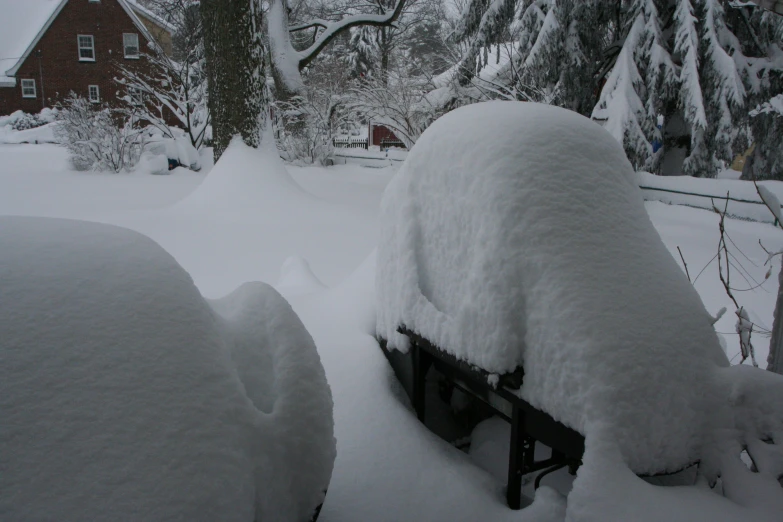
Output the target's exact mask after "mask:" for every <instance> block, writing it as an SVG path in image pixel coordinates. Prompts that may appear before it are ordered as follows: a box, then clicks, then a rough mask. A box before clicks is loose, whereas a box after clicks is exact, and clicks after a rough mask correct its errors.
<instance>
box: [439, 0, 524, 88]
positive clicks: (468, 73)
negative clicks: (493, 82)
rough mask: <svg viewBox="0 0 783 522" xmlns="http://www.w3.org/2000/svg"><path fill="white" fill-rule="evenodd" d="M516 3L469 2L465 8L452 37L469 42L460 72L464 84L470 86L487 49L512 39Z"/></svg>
mask: <svg viewBox="0 0 783 522" xmlns="http://www.w3.org/2000/svg"><path fill="white" fill-rule="evenodd" d="M515 4H516V2H515V0H469V2H468V3H467V4H466V5H465V9H464V11H463V13H462V16H461V18H460V21H459V24H458V25H457V27H456V29H455V31H454V34H453V38H454V41H456V42H458V43H467V50H466V52H465V53H464V54H463V56H462V58H461V60H460V63H459V64H458V69H457V70H458V80H459V83H460V84H461V85H467V84H468V83H470V81H471V80H472V79H473V76H474V75H475V74H476V69H477V67H478V61H479V59H480V57H481V55H482V51H483V50H484V49H486V47H488V46H490V45H493V44H498V43H503V42H504V40H505V39H507V38H509V35H508V29H509V27H510V25H511V23H512V21H513V18H514V11H515V9H514V8H515Z"/></svg>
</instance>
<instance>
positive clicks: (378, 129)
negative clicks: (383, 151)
mask: <svg viewBox="0 0 783 522" xmlns="http://www.w3.org/2000/svg"><path fill="white" fill-rule="evenodd" d="M381 140H394V141H399V140H400V139H399V138H398V137H397V136H396V135H395V134H394V132H392V130H391V129H389V128H388V127H384V126H383V125H373V126H372V143H370V145H380V144H381Z"/></svg>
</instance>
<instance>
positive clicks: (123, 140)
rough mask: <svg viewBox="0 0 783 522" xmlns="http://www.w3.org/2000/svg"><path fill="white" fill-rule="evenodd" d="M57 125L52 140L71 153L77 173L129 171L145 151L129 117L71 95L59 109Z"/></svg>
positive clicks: (138, 133)
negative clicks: (81, 171) (79, 171)
mask: <svg viewBox="0 0 783 522" xmlns="http://www.w3.org/2000/svg"><path fill="white" fill-rule="evenodd" d="M57 121H58V122H59V125H57V127H56V129H55V136H56V137H57V138H58V139H59V140H60V142H61V143H62V144H63V145H64V146H65V147H66V148H67V149H68V150H69V152H70V153H71V163H72V164H73V166H74V168H75V169H76V170H97V171H109V172H122V171H124V170H130V169H132V168H133V166H134V165H136V162H138V160H139V157H140V156H141V152H142V149H143V148H144V140H143V134H142V131H141V129H139V128H138V127H137V126H136V125H135V124H134V120H133V118H132V117H128V116H124V115H122V114H121V113H119V112H118V111H117V110H113V109H111V108H109V106H108V105H107V104H101V105H98V104H94V103H91V102H89V101H88V100H86V99H85V98H82V97H80V96H77V95H76V94H74V93H71V94H70V96H69V97H68V98H66V99H65V101H64V102H63V103H62V104H60V105H59V106H58V113H57Z"/></svg>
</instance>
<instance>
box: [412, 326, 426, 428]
mask: <svg viewBox="0 0 783 522" xmlns="http://www.w3.org/2000/svg"><path fill="white" fill-rule="evenodd" d="M411 352H412V355H413V409H414V410H416V416H417V417H418V418H419V421H421V422H424V386H425V384H426V382H425V381H426V378H427V369H428V365H427V362H428V361H426V359H427V357H426V353H425V352H424V350H422V349H421V348H419V346H418V345H417V344H416V343H413V342H412V343H411Z"/></svg>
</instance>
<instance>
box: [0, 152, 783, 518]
mask: <svg viewBox="0 0 783 522" xmlns="http://www.w3.org/2000/svg"><path fill="white" fill-rule="evenodd" d="M248 154H251V153H250V152H249V151H242V150H239V151H237V154H236V155H235V157H234V158H233V161H235V162H236V163H235V164H234V166H233V167H232V166H231V165H228V164H229V162H228V161H226V162H221V164H218V167H217V168H218V169H219V171H214V174H216V175H215V176H214V177H212V178H209V177H208V176H207V174H206V173H207V171H208V170H209V169H208V168H205V169H204V170H203V171H202V172H201V173H193V172H190V171H187V170H184V169H178V170H176V171H174V172H173V174H172V175H170V176H151V175H147V174H143V173H136V174H121V175H110V174H94V173H76V172H72V171H70V170H69V168H68V164H67V158H66V154H65V151H64V150H63V149H60V148H58V147H56V146H53V145H0V214H4V215H6V214H12V215H31V216H52V217H68V218H76V219H84V220H90V221H97V222H103V223H110V224H116V225H120V226H124V227H127V228H131V229H134V230H137V231H139V232H142V233H143V234H146V235H148V236H149V237H151V238H153V239H154V240H155V241H157V242H158V243H159V244H160V245H161V246H163V248H165V249H166V250H167V251H168V252H169V253H171V254H172V255H173V256H174V257H175V258H176V260H177V261H178V262H179V263H180V264H181V265H182V266H183V267H184V268H185V269H186V270H187V271H188V272H189V273H190V274H191V276H192V277H193V278H194V281H195V283H196V285H197V287H198V288H199V290H201V292H202V294H204V295H205V296H206V297H210V298H215V297H221V296H223V295H225V294H226V293H228V292H230V291H231V290H233V289H234V288H236V287H237V286H239V285H240V284H241V283H243V282H245V281H251V280H260V281H265V282H269V283H270V284H273V285H276V284H278V283H280V284H279V285H278V289H279V290H280V291H281V293H282V294H283V295H284V296H286V297H287V298H288V299H289V301H290V302H291V304H292V306H293V307H294V309H295V310H296V311H297V313H298V314H299V316H300V318H301V319H302V321H303V323H304V324H305V326H306V327H307V329H308V330H309V332H310V333H311V335H312V336H313V338H314V339H315V341H316V345H317V347H318V350H319V353H320V356H321V359H322V362H323V365H324V368H325V370H326V375H327V380H328V381H329V383H330V385H331V388H332V394H333V399H334V419H335V437H336V439H337V460H336V462H335V468H334V472H333V475H332V480H331V483H330V486H329V492H328V494H327V497H326V502H325V504H324V508H323V511H322V514H321V518H320V520H324V521H352V520H356V521H367V520H373V521H384V520H389V521H393V520H465V521H468V520H539V521H549V520H551V521H562V520H563V519H564V516H565V500H564V498H563V497H562V496H561V494H560V493H557V492H556V491H555V490H552V489H542V490H539V492H538V495H537V497H536V502H535V503H534V504H533V506H531V507H530V508H527V509H525V510H522V511H520V512H513V511H510V510H509V509H508V508H507V507H506V505H505V501H504V497H503V491H502V489H503V484H502V482H501V481H499V480H498V479H497V478H496V477H493V476H492V475H491V474H490V473H487V472H486V471H484V470H483V469H481V467H479V466H476V465H475V464H474V462H473V461H472V460H471V459H470V458H469V457H468V456H467V455H465V454H464V453H462V452H460V451H459V450H457V449H455V448H453V447H451V446H450V445H449V444H447V443H445V442H443V441H442V440H440V439H439V438H438V437H436V436H435V435H434V434H432V433H431V432H429V431H428V430H427V429H426V428H424V427H423V426H422V425H421V424H420V423H419V422H418V421H417V420H416V418H415V416H414V415H412V413H411V411H410V408H409V406H408V404H407V401H406V400H405V398H404V393H403V392H402V391H401V389H400V387H399V385H397V383H396V381H395V379H394V376H393V374H392V372H391V369H390V367H389V366H388V364H387V362H386V360H385V359H384V357H383V355H382V353H381V352H380V350H379V349H378V347H377V344H376V343H375V341H374V339H373V338H372V336H371V333H372V332H373V331H374V325H375V312H374V298H375V296H374V271H375V258H374V254H373V252H374V249H375V247H376V245H377V242H378V228H379V227H378V211H379V204H380V200H381V195H382V193H383V190H384V188H385V187H386V185H387V184H388V182H389V180H390V179H391V177H392V175H393V174H394V172H395V168H394V167H391V168H384V169H365V168H361V167H359V166H356V165H340V166H335V167H332V168H317V167H308V168H301V167H288V169H287V170H288V174H290V176H291V177H292V178H293V180H294V182H291V178H289V177H288V176H287V175H286V173H285V172H284V171H278V170H275V167H273V166H266V167H265V166H264V165H257V166H256V167H257V168H256V169H255V171H247V169H244V168H243V169H240V168H238V167H239V166H240V165H247V163H246V160H247V159H248V158H250V156H249V155H248ZM243 155H245V156H244V157H243ZM226 159H232V158H226ZM229 167H230V168H229ZM205 176H206V179H208V181H206V182H205ZM645 206H646V209H647V212H648V214H649V215H650V217H651V219H652V222H653V224H654V225H655V227H656V229H657V231H658V232H659V233H660V235H661V237H662V239H663V242H664V244H665V245H666V247H667V248H668V249H669V251H670V252H671V253H672V254H673V255H674V256H675V258H676V259H677V262H678V263H680V264H681V261H680V256H679V253H678V251H677V247H678V246H679V247H680V248H681V250H682V253H683V256H684V258H685V261H686V263H687V264H688V269H689V272H690V275H691V278H692V279H695V280H696V281H695V285H694V286H695V288H696V290H697V291H698V293H699V295H700V296H701V298H702V300H703V302H704V304H705V307H706V308H707V310H708V311H710V312H711V313H716V312H717V311H718V310H719V309H720V308H721V307H727V308H729V310H732V309H733V308H732V306H731V301H730V300H729V298H728V297H727V296H726V295H725V292H724V290H723V288H722V286H721V283H720V281H719V279H718V273H717V265H716V263H715V261H712V263H711V264H710V260H711V259H712V258H713V257H714V256H715V253H716V251H717V245H718V217H717V216H716V215H715V214H713V213H711V212H708V211H705V210H699V209H694V208H690V207H683V206H670V205H666V204H664V203H660V202H648V203H646V204H645ZM727 231H728V233H729V235H730V237H731V239H732V240H733V242H734V243H736V246H737V247H738V248H739V250H741V251H742V252H743V253H744V255H745V256H747V259H746V258H745V257H743V254H740V253H739V252H737V254H736V256H737V262H738V263H739V261H741V262H742V264H743V266H744V267H746V269H747V270H748V272H749V274H746V275H744V277H748V278H750V277H751V276H752V277H753V278H754V279H755V280H758V281H761V280H763V278H764V275H765V273H766V271H767V267H765V266H763V263H764V261H765V260H766V254H765V253H764V252H763V250H762V249H761V248H760V247H759V245H758V242H759V240H761V242H762V243H763V244H764V245H765V246H766V247H767V248H770V249H778V248H780V246H781V244H783V233H781V231H780V230H779V229H776V228H774V227H772V226H771V225H769V224H764V223H755V222H748V221H738V220H727ZM292 256H297V257H293V259H292ZM301 258H303V259H305V260H307V262H308V263H305V262H303V261H302V259H301ZM705 266H706V269H704V272H703V273H701V274H700V275H698V278H697V274H699V272H700V271H701V270H702V268H704V267H705ZM778 268H779V261H776V262H775V266H774V267H773V269H772V273H773V274H777V270H778ZM281 276H282V278H281ZM732 277H733V278H732V282H733V284H734V285H735V286H737V287H740V288H748V287H750V286H755V283H754V282H753V281H752V280H751V281H750V282H745V281H744V280H743V275H740V271H739V270H736V271H735V272H734V275H733V276H732ZM776 281H777V278H776V277H774V276H773V277H770V278H769V280H768V281H767V282H766V283H765V284H764V285H762V286H761V287H760V288H758V289H756V290H753V291H743V292H736V295H737V297H738V300H739V301H740V303H741V304H743V305H745V306H746V307H747V308H748V309H749V310H750V311H751V317H752V318H753V319H754V320H755V321H756V322H758V323H759V324H761V325H763V326H765V327H767V328H769V327H771V322H772V321H771V317H772V309H773V306H774V301H775V293H776V290H777V285H776ZM734 322H735V318H734V316H733V314H731V313H727V314H726V316H724V318H723V319H721V320H720V321H719V322H718V323H717V330H718V331H719V332H723V333H725V337H726V340H727V344H728V355H729V358H730V359H734V360H735V361H736V358H737V356H738V355H737V354H738V353H739V345H738V341H737V336H736V334H734V333H732V332H733V330H734ZM754 340H755V343H754V344H755V346H756V349H757V359H758V360H759V361H760V362H761V363H762V364H763V362H764V360H765V359H766V353H767V347H766V343H767V342H768V339H767V338H765V337H762V336H760V335H758V334H756V336H755V337H754ZM588 452H589V453H588V455H587V456H586V458H593V457H592V456H593V455H598V454H600V455H611V452H612V449H611V448H608V449H606V448H588ZM476 458H477V459H478V460H480V457H476ZM485 467H491V466H485ZM592 469H596V467H593V468H592ZM603 477H604V478H607V477H609V478H610V479H611V480H609V481H607V482H606V484H604V487H605V488H606V492H607V495H609V496H611V491H610V489H611V488H612V487H615V486H616V485H618V484H621V483H622V482H623V481H625V482H627V481H628V480H629V479H628V477H625V476H622V475H621V474H619V473H618V472H617V468H611V469H608V470H607V472H606V473H605V474H604V475H603ZM595 480H596V482H598V481H599V478H596V479H595ZM551 481H552V482H550V479H545V481H544V484H548V483H549V484H551V485H554V484H555V483H556V482H557V483H558V484H560V485H559V487H560V489H561V493H566V492H567V488H568V487H569V486H570V481H567V480H566V481H560V480H557V479H556V478H555V477H552V478H551ZM561 482H562V484H561ZM628 491H629V492H630V493H633V494H635V495H637V498H638V499H639V504H642V503H643V502H644V501H645V500H646V499H649V498H651V497H650V496H649V495H648V494H647V493H648V492H647V491H646V490H645V489H644V487H641V486H640V487H638V488H636V490H633V491H631V490H628ZM673 494H675V493H673ZM676 495H679V496H681V497H684V496H688V495H686V494H682V495H680V493H676ZM704 495H710V496H708V497H704V498H705V499H706V501H705V502H708V503H709V502H711V501H712V500H711V499H712V497H714V505H713V508H712V511H710V510H707V511H703V512H702V516H703V517H704V519H710V518H709V515H712V514H716V513H717V514H720V515H721V516H725V517H731V516H732V514H733V513H731V512H730V511H731V509H730V508H726V507H725V505H724V504H726V502H724V501H723V500H721V501H720V502H718V499H719V497H717V496H715V495H712V494H708V493H706V492H705V493H704ZM698 496H699V495H691V496H688V498H687V499H686V500H685V501H683V502H698V503H701V504H703V502H701V501H702V500H704V499H701V498H696V497H698ZM606 498H608V497H603V498H602V500H601V501H600V502H598V503H597V504H596V508H598V507H599V504H600V506H602V507H605V508H606V509H608V510H610V511H612V510H615V511H613V512H614V513H621V512H622V511H621V509H622V506H621V505H620V506H619V507H618V505H615V506H614V507H612V506H607V505H606V503H605V502H606ZM621 500H623V499H621ZM610 508H611V509H610ZM639 510H649V507H644V506H643V505H639ZM629 517H630V518H633V517H631V516H630V515H628V516H626V517H625V519H630V518H629ZM685 519H695V518H693V517H691V518H687V517H686V518H685Z"/></svg>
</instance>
